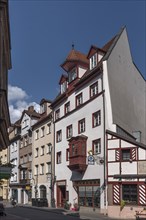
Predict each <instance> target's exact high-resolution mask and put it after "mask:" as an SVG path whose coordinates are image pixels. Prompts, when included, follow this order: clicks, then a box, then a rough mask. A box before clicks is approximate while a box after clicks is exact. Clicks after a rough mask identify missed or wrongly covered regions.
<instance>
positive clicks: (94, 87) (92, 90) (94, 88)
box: [90, 81, 98, 98]
mask: <svg viewBox="0 0 146 220" xmlns="http://www.w3.org/2000/svg"><path fill="white" fill-rule="evenodd" d="M97 94H98V81H97V82H96V83H94V84H93V85H91V86H90V98H91V97H93V96H95V95H97Z"/></svg>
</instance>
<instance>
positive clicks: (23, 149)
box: [18, 106, 40, 204]
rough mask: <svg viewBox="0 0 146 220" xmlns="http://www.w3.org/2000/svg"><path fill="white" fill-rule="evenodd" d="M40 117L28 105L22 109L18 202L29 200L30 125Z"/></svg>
mask: <svg viewBox="0 0 146 220" xmlns="http://www.w3.org/2000/svg"><path fill="white" fill-rule="evenodd" d="M39 119H40V114H39V113H37V112H36V111H35V110H34V107H33V106H29V107H28V110H24V111H23V113H22V116H21V118H20V124H21V139H20V148H19V167H18V168H19V184H20V187H19V189H18V190H19V192H18V194H19V196H20V199H21V201H20V203H22V204H26V203H29V202H31V197H32V190H31V179H32V126H33V125H34V124H35V123H36V122H37V121H38V120H39Z"/></svg>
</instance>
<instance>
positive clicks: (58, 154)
mask: <svg viewBox="0 0 146 220" xmlns="http://www.w3.org/2000/svg"><path fill="white" fill-rule="evenodd" d="M56 160H57V164H60V163H61V151H59V152H57V158H56Z"/></svg>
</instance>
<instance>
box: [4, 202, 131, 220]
mask: <svg viewBox="0 0 146 220" xmlns="http://www.w3.org/2000/svg"><path fill="white" fill-rule="evenodd" d="M17 206H20V207H23V208H30V209H38V210H44V211H46V212H53V213H56V214H62V215H70V216H74V217H80V219H86V220H97V219H100V220H119V219H115V218H114V219H113V218H109V217H108V216H106V215H103V214H100V213H86V214H85V213H81V212H79V211H71V210H66V209H63V208H51V207H36V206H32V205H30V204H25V205H23V204H18V205H17ZM5 207H6V208H9V207H12V205H11V204H10V203H9V202H7V203H6V204H5ZM1 219H5V220H21V219H22V218H20V217H19V218H18V217H17V218H16V216H14V218H12V217H11V218H10V217H9V215H8V216H6V217H5V216H4V217H3V218H1V216H0V220H1ZM120 220H122V219H120ZM128 220H129V219H128Z"/></svg>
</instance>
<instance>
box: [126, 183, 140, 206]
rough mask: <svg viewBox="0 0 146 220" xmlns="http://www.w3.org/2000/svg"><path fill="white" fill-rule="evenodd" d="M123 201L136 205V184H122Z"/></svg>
mask: <svg viewBox="0 0 146 220" xmlns="http://www.w3.org/2000/svg"><path fill="white" fill-rule="evenodd" d="M122 194H123V200H124V201H127V202H128V203H130V204H137V199H138V197H137V195H138V192H137V185H136V184H123V185H122Z"/></svg>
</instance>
